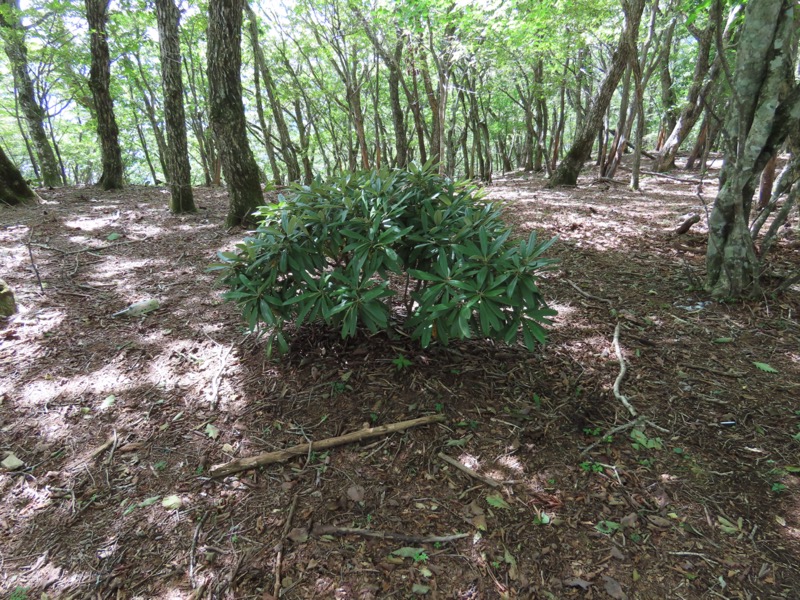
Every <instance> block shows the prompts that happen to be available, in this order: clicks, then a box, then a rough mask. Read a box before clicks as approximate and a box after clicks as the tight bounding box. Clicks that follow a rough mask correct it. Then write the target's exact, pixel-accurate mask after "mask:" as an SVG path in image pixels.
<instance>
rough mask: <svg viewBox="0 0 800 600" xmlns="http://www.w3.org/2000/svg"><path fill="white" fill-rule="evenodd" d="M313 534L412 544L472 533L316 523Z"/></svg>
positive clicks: (444, 539) (462, 536)
mask: <svg viewBox="0 0 800 600" xmlns="http://www.w3.org/2000/svg"><path fill="white" fill-rule="evenodd" d="M311 533H312V534H313V535H316V536H320V535H361V536H364V537H372V538H379V539H382V540H395V541H398V542H407V543H410V544H435V543H436V542H439V543H442V544H443V543H445V542H452V541H455V540H460V539H462V538H465V537H469V536H470V535H472V534H470V533H456V534H453V535H431V536H418V535H405V534H403V533H392V532H391V531H373V530H372V529H355V528H353V527H336V526H335V525H316V526H315V527H314V529H313V530H312V531H311Z"/></svg>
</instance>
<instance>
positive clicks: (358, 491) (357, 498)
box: [347, 485, 365, 502]
mask: <svg viewBox="0 0 800 600" xmlns="http://www.w3.org/2000/svg"><path fill="white" fill-rule="evenodd" d="M364 494H365V490H364V486H361V485H351V486H350V487H349V488H347V497H348V498H350V500H352V501H353V502H361V501H362V500H363V499H364Z"/></svg>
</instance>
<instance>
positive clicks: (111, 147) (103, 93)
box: [85, 0, 123, 190]
mask: <svg viewBox="0 0 800 600" xmlns="http://www.w3.org/2000/svg"><path fill="white" fill-rule="evenodd" d="M85 1H86V20H87V21H88V23H89V32H90V48H91V53H92V65H91V68H90V70H89V87H90V88H91V89H92V97H93V98H94V106H95V111H96V113H97V135H98V137H99V138H100V149H101V154H102V157H103V174H102V175H101V176H100V181H99V182H98V185H99V186H101V187H102V188H103V189H104V190H118V189H121V188H122V185H123V166H122V151H121V150H120V147H119V128H118V127H117V119H116V117H115V116H114V101H113V100H112V99H111V91H110V85H111V56H110V54H109V50H108V38H107V34H106V21H107V19H108V4H109V0H85Z"/></svg>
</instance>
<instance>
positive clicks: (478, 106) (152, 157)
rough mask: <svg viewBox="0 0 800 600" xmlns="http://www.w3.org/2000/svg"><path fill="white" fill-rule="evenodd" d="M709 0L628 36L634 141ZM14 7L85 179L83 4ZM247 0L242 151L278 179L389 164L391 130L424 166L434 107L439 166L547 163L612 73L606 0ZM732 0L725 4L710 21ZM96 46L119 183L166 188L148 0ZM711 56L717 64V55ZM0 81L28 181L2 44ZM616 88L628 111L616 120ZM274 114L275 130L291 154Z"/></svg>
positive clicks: (90, 128) (199, 145)
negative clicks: (290, 171) (634, 52)
mask: <svg viewBox="0 0 800 600" xmlns="http://www.w3.org/2000/svg"><path fill="white" fill-rule="evenodd" d="M26 5H27V6H26ZM707 5H708V3H705V5H703V6H698V7H696V8H693V7H692V6H689V5H688V4H687V3H686V2H675V1H673V2H663V1H662V2H660V3H659V2H651V3H650V4H649V6H647V7H646V8H645V14H644V15H643V17H642V26H641V27H640V29H639V40H638V44H639V54H640V58H641V59H643V60H642V64H643V66H644V72H643V73H642V76H643V79H644V81H643V83H644V92H645V94H644V111H645V117H646V119H645V123H646V126H645V145H646V147H648V148H654V147H655V146H656V145H657V143H658V141H659V139H660V138H665V137H667V136H669V134H670V133H671V129H672V128H673V127H674V122H675V118H676V116H677V115H678V113H679V112H680V109H681V108H682V104H683V103H684V102H685V101H686V96H687V92H688V90H689V88H690V87H691V85H692V83H693V75H694V73H693V70H694V69H695V65H696V63H697V51H698V42H697V39H696V35H697V32H698V31H699V32H702V31H703V30H704V28H708V27H710V23H709V19H710V14H709V13H710V9H709V7H708V6H707ZM179 6H180V8H181V9H182V18H181V50H182V54H183V60H184V64H183V75H184V78H183V82H184V86H185V97H184V100H185V105H186V115H187V120H188V124H189V151H190V157H191V165H192V178H193V181H194V182H195V183H197V184H208V183H211V182H213V181H214V179H215V165H214V164H213V162H214V158H215V153H214V149H213V140H212V139H211V136H210V131H209V124H208V123H209V115H208V107H207V103H206V97H207V87H208V85H207V74H206V57H205V47H206V28H207V19H208V16H207V6H206V3H205V2H189V3H187V2H181V3H179ZM23 7H24V10H23V14H22V22H23V24H24V27H25V32H24V35H25V43H26V46H27V50H28V65H29V71H30V73H31V75H32V79H33V83H34V87H35V94H36V97H37V100H38V101H39V103H40V105H41V106H42V107H43V108H44V112H45V116H46V118H45V123H44V125H45V129H46V131H47V134H48V137H49V138H50V140H51V143H52V144H53V146H54V147H55V148H56V154H57V156H58V159H59V167H60V169H61V171H62V177H63V178H64V179H65V181H64V183H67V184H88V183H93V182H95V181H97V179H98V178H99V176H100V171H101V161H100V149H99V146H98V144H97V141H96V135H95V124H94V116H93V110H92V103H91V93H90V91H89V89H88V84H87V80H88V75H89V63H90V51H89V37H88V27H87V25H86V18H85V15H84V7H83V3H82V2H63V1H43V0H32V1H30V2H28V3H23ZM251 7H252V9H253V13H252V15H248V14H246V15H245V23H244V27H243V30H244V36H243V40H242V51H243V65H242V72H241V77H242V83H243V88H244V102H245V107H246V111H247V119H248V129H249V132H250V136H251V147H252V148H253V151H254V153H255V155H256V160H257V162H258V164H259V166H260V167H261V168H262V170H263V172H264V177H265V179H268V180H271V181H281V182H286V179H287V163H290V162H291V161H292V160H296V161H297V163H298V165H299V168H300V170H301V176H303V177H307V176H311V175H318V174H323V175H330V174H333V173H335V172H337V171H341V170H342V169H348V168H357V167H361V166H367V165H369V166H375V165H376V164H383V165H386V164H389V165H391V164H393V163H395V162H396V161H397V154H398V148H397V144H396V143H395V142H396V139H397V137H398V133H397V126H398V125H401V126H402V127H403V128H404V131H403V137H404V138H405V139H406V140H407V141H406V145H407V147H408V151H407V152H408V159H409V160H415V161H418V162H424V161H425V159H427V158H429V157H430V154H431V149H432V147H435V146H436V143H437V140H436V139H434V136H436V134H437V131H436V130H435V129H436V128H437V127H438V126H439V123H438V120H437V114H436V109H437V107H438V105H439V104H440V103H443V104H444V106H443V107H442V108H443V109H442V111H441V114H442V116H443V117H444V118H443V123H442V125H441V127H442V131H441V137H440V139H441V140H442V141H443V142H444V144H443V145H444V146H445V149H444V152H443V156H442V161H443V162H444V163H445V165H446V170H447V172H448V173H449V174H452V175H456V176H459V177H460V176H468V177H472V176H475V177H482V178H484V179H488V178H489V177H490V176H491V174H493V173H498V172H502V171H506V170H510V169H516V168H528V169H537V170H541V169H544V168H546V167H547V166H552V165H553V164H554V162H555V161H554V160H553V159H554V158H555V159H556V160H557V159H558V157H560V156H561V155H563V152H564V151H565V150H566V148H568V147H569V144H570V142H571V140H572V138H573V136H574V134H575V131H576V130H577V129H578V128H579V127H580V126H581V124H582V119H583V117H584V116H585V114H586V112H587V110H588V107H589V104H590V102H591V100H592V98H593V97H594V93H595V91H596V89H597V88H598V86H599V84H600V82H601V80H602V78H603V76H604V73H605V72H606V70H607V69H608V68H609V62H610V60H611V55H612V52H613V50H614V46H615V45H616V42H617V37H618V36H619V31H620V30H621V27H622V20H623V14H622V11H621V10H620V5H619V3H618V2H616V1H603V0H601V1H599V2H598V1H596V0H592V1H586V0H577V1H570V2H529V1H528V2H520V1H513V2H502V1H493V0H487V1H485V2H480V3H473V2H465V1H455V2H452V1H450V0H446V1H440V0H426V1H424V2H414V3H410V2H408V3H404V2H364V1H346V0H335V1H326V2H320V1H315V0H298V1H296V2H286V3H283V4H281V5H278V4H277V3H274V2H264V1H254V2H251ZM731 10H732V9H731V8H726V9H725V13H726V14H725V15H723V18H724V19H728V17H729V15H728V13H729V12H731ZM250 18H255V19H256V25H257V27H256V29H255V31H256V32H257V35H258V39H257V43H258V47H259V49H260V51H261V52H262V53H263V58H264V64H263V67H264V68H263V69H262V72H260V73H258V74H257V73H256V64H257V61H256V56H255V53H254V51H253V48H254V46H253V39H252V33H253V31H254V30H253V28H251V27H250V26H249V22H248V21H249V19H250ZM723 25H724V23H723ZM108 41H109V45H110V53H111V60H112V67H111V71H112V79H111V82H112V84H111V85H112V88H111V92H112V96H113V99H114V108H115V113H116V117H117V121H118V124H119V130H120V146H121V148H122V153H123V161H124V165H125V177H126V180H127V181H128V182H129V183H133V184H143V183H154V180H158V181H165V180H166V179H167V177H166V175H165V173H164V170H165V165H164V160H163V154H164V153H165V151H164V144H165V142H164V131H163V130H164V125H163V123H164V117H163V109H162V106H163V102H162V99H161V87H160V80H161V71H160V66H159V61H160V59H159V47H158V31H157V28H156V16H155V9H154V7H153V5H152V2H147V1H145V0H114V2H112V3H111V5H110V9H109V23H108ZM645 52H646V54H647V56H644V54H645ZM709 53H710V55H711V56H710V59H709V61H710V62H711V63H713V61H714V56H715V55H716V53H717V48H716V47H712V48H710V49H709ZM264 71H266V72H264ZM395 73H397V74H398V77H399V82H398V86H397V89H398V92H399V98H398V102H399V104H400V107H401V113H399V114H401V115H402V120H401V121H397V122H395V121H393V115H392V110H391V102H392V99H391V93H392V90H391V89H390V86H391V84H392V81H391V80H392V77H393V75H394V74H395ZM265 76H266V78H268V79H267V80H265ZM700 76H701V77H707V76H708V74H707V73H703V74H700ZM717 76H719V73H717ZM631 79H632V74H631V72H630V71H628V73H627V74H626V75H625V76H624V77H623V81H622V83H621V84H620V85H619V86H618V89H617V93H616V95H615V98H614V100H613V103H612V107H611V109H610V110H609V111H608V113H607V114H608V118H607V119H606V121H607V123H606V126H607V128H608V129H610V130H615V129H616V126H617V124H618V123H617V122H618V121H620V119H621V118H622V117H625V118H624V121H626V123H624V127H625V128H626V129H627V130H628V134H629V137H630V130H631V126H632V125H633V121H634V118H635V112H636V108H635V107H634V106H633V105H634V104H635V103H634V102H633V101H632V95H633V94H632V93H631V91H632V88H633V87H634V86H633V84H632V83H631V81H630V80H631ZM2 82H3V87H2V89H3V90H4V92H3V94H2V96H0V108H1V109H2V110H0V136H2V137H1V138H0V143H2V145H3V147H4V148H6V151H7V153H8V154H9V155H10V156H11V157H12V160H14V161H15V162H16V164H17V165H18V166H19V167H20V168H21V170H22V171H23V173H25V174H26V175H27V176H28V177H30V178H31V179H33V180H34V181H36V180H37V179H38V177H37V172H36V171H37V169H38V165H35V163H36V158H35V155H34V154H33V153H32V152H31V151H29V149H28V148H27V147H26V139H27V138H28V135H27V132H25V131H24V127H22V128H21V127H20V125H21V124H22V118H21V115H20V111H19V106H18V104H17V103H15V97H14V94H13V90H14V77H13V75H12V73H11V69H10V65H9V62H8V59H7V57H6V56H5V55H4V56H2ZM720 87H723V88H724V87H725V86H720ZM623 94H626V95H627V96H628V98H626V99H624V103H625V104H627V105H628V109H627V111H628V113H629V114H627V115H623V116H621V115H619V114H618V112H619V110H620V104H621V102H623V99H622V96H623ZM725 101H726V93H725V90H724V89H721V90H719V93H715V94H713V96H711V97H710V103H709V104H708V105H707V106H701V107H700V111H699V112H700V113H701V114H700V115H699V117H700V118H699V119H697V120H698V126H697V127H696V128H695V129H700V125H701V123H700V122H699V121H701V120H703V115H702V113H703V112H705V113H706V115H705V118H706V119H708V117H709V115H711V114H712V112H713V111H716V113H717V114H719V112H720V111H721V109H722V107H723V106H724V103H725ZM277 113H281V114H280V115H277ZM276 116H277V117H278V120H282V121H283V122H284V123H285V124H286V127H287V129H288V136H289V142H290V145H289V146H288V147H287V145H286V144H285V142H286V141H287V140H286V139H282V138H281V132H280V131H279V130H278V126H277V125H276ZM705 126H706V125H705V124H704V127H705ZM360 138H362V139H360ZM209 146H211V147H210V148H209ZM689 149H691V148H689ZM287 155H294V156H293V157H290V156H287ZM271 157H272V158H271ZM295 157H296V158H295ZM548 162H549V163H550V165H547V164H546V163H548Z"/></svg>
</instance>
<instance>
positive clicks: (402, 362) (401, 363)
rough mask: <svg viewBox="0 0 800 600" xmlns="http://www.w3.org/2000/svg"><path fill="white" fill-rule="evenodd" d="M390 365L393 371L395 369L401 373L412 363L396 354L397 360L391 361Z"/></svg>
mask: <svg viewBox="0 0 800 600" xmlns="http://www.w3.org/2000/svg"><path fill="white" fill-rule="evenodd" d="M392 364H393V365H394V368H395V369H397V370H398V371H402V370H404V369H407V368H408V367H410V366H411V365H412V364H413V363H412V362H411V361H410V360H408V359H407V358H406V357H405V356H403V355H402V354H398V355H397V358H395V359H394V360H392Z"/></svg>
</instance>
